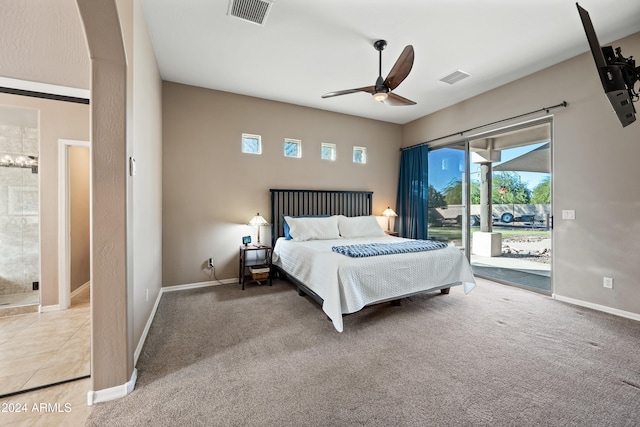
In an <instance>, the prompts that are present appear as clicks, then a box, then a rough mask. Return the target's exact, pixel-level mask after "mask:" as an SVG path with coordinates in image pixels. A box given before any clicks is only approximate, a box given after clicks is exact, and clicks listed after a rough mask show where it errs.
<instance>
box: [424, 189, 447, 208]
mask: <svg viewBox="0 0 640 427" xmlns="http://www.w3.org/2000/svg"><path fill="white" fill-rule="evenodd" d="M427 191H428V195H429V196H428V199H427V205H428V206H429V209H431V208H446V207H447V202H446V200H445V198H444V196H443V195H442V193H440V192H439V191H438V190H436V189H435V188H434V187H433V185H429V188H428V190H427Z"/></svg>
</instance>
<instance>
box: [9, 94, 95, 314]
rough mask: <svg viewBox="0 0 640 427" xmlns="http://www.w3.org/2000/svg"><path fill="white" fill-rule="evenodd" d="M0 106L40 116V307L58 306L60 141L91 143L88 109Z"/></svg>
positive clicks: (15, 101) (13, 100)
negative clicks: (30, 111) (89, 141)
mask: <svg viewBox="0 0 640 427" xmlns="http://www.w3.org/2000/svg"><path fill="white" fill-rule="evenodd" d="M0 104H3V105H11V106H15V107H22V108H33V109H35V110H37V111H39V114H40V159H39V165H40V166H39V171H38V172H39V173H38V174H39V178H40V233H41V234H40V235H41V238H40V276H41V283H40V304H41V305H43V306H52V305H56V304H58V140H59V139H71V140H79V141H88V140H89V106H88V105H85V104H75V103H70V102H62V101H51V100H47V99H41V98H29V97H25V96H18V95H9V94H4V93H0Z"/></svg>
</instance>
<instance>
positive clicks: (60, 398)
mask: <svg viewBox="0 0 640 427" xmlns="http://www.w3.org/2000/svg"><path fill="white" fill-rule="evenodd" d="M90 389H91V378H86V379H83V380H78V381H72V382H69V383H66V384H61V385H57V386H51V387H45V388H42V389H40V390H36V391H31V392H27V393H21V394H17V395H15V396H11V397H5V398H0V426H12V427H19V426H24V427H35V426H46V427H50V426H68V427H76V426H78V427H79V426H84V425H85V424H86V421H87V419H88V418H89V415H91V411H92V409H93V407H91V406H87V392H88V391H89V390H90Z"/></svg>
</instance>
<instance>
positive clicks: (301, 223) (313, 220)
mask: <svg viewBox="0 0 640 427" xmlns="http://www.w3.org/2000/svg"><path fill="white" fill-rule="evenodd" d="M284 220H285V221H287V224H288V225H289V234H290V235H291V238H292V239H293V240H294V241H296V242H304V241H306V240H325V239H339V238H340V231H339V230H338V217H337V216H330V217H309V218H294V217H291V216H285V217H284Z"/></svg>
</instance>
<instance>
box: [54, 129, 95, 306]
mask: <svg viewBox="0 0 640 427" xmlns="http://www.w3.org/2000/svg"><path fill="white" fill-rule="evenodd" d="M69 147H82V148H88V149H89V153H91V144H90V143H89V141H76V140H71V139H58V308H59V310H66V309H68V308H69V306H70V305H71V286H70V280H71V274H70V263H71V259H70V258H71V254H70V244H69V235H70V224H69V221H70V214H69V171H68V168H69ZM89 181H91V162H89ZM89 188H90V189H91V182H89ZM89 191H90V192H91V190H89ZM89 197H90V198H91V194H89ZM89 206H91V204H89ZM89 217H90V218H89V223H90V224H91V222H92V220H93V215H92V213H91V212H90V213H89ZM89 229H90V230H91V225H90V226H89ZM89 234H90V235H91V231H90V232H89Z"/></svg>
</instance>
